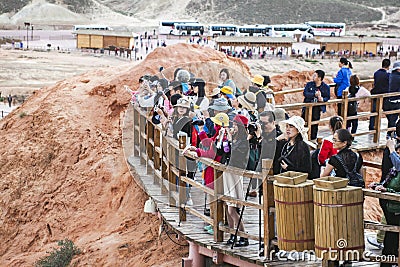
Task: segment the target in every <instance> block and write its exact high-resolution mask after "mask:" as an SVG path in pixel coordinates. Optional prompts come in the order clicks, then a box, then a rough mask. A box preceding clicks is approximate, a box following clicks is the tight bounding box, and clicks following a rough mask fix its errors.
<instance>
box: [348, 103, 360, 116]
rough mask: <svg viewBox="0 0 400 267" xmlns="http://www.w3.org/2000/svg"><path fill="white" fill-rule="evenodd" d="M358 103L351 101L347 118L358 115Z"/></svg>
mask: <svg viewBox="0 0 400 267" xmlns="http://www.w3.org/2000/svg"><path fill="white" fill-rule="evenodd" d="M357 109H358V103H357V101H350V102H349V103H348V106H347V116H355V115H357Z"/></svg>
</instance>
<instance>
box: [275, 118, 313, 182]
mask: <svg viewBox="0 0 400 267" xmlns="http://www.w3.org/2000/svg"><path fill="white" fill-rule="evenodd" d="M281 123H282V124H285V125H286V130H285V131H284V132H283V134H282V135H280V136H278V137H277V140H278V141H281V140H286V142H285V143H284V145H283V147H282V149H281V151H280V152H278V153H280V157H279V158H278V162H279V164H280V171H279V173H283V172H287V171H296V172H303V173H307V174H309V176H310V172H311V157H310V148H309V147H308V144H307V143H306V142H305V141H307V139H308V136H307V131H308V129H307V128H306V127H304V125H305V121H304V120H303V118H302V117H300V116H292V117H290V118H289V119H288V120H284V121H282V122H281Z"/></svg>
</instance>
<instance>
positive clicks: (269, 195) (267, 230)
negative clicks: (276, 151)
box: [261, 159, 275, 259]
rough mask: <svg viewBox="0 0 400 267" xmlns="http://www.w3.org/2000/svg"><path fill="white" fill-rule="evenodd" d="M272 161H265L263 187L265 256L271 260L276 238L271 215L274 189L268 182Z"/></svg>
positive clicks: (263, 164)
mask: <svg viewBox="0 0 400 267" xmlns="http://www.w3.org/2000/svg"><path fill="white" fill-rule="evenodd" d="M272 162H273V161H272V160H271V159H263V160H262V162H261V164H262V177H263V178H262V186H263V196H262V197H263V216H264V218H263V219H264V256H265V257H266V258H267V259H269V258H268V257H269V252H270V242H271V240H272V239H274V238H275V220H274V214H272V216H271V214H270V208H271V207H274V206H275V203H274V188H273V185H272V183H271V182H268V175H269V174H270V172H271V171H272Z"/></svg>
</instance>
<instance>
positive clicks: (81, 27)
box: [72, 25, 112, 31]
mask: <svg viewBox="0 0 400 267" xmlns="http://www.w3.org/2000/svg"><path fill="white" fill-rule="evenodd" d="M72 30H73V31H79V30H99V31H111V30H112V28H111V27H109V26H106V25H74V27H73V28H72Z"/></svg>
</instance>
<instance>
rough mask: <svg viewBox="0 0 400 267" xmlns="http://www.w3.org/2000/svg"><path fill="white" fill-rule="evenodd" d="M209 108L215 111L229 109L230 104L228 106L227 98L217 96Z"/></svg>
mask: <svg viewBox="0 0 400 267" xmlns="http://www.w3.org/2000/svg"><path fill="white" fill-rule="evenodd" d="M209 108H210V109H213V110H216V111H223V110H228V109H231V106H229V104H228V100H226V99H225V98H217V99H215V100H214V102H213V104H212V105H211V106H210V107H209Z"/></svg>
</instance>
